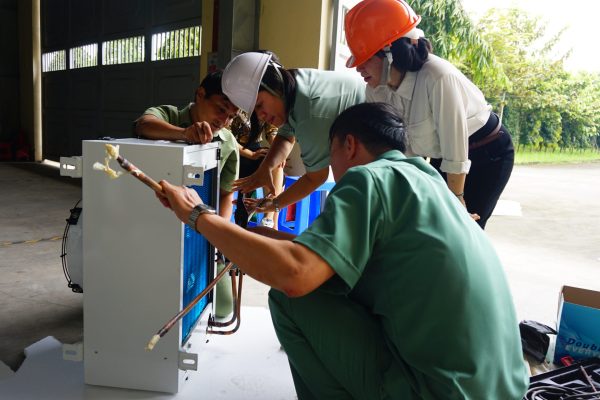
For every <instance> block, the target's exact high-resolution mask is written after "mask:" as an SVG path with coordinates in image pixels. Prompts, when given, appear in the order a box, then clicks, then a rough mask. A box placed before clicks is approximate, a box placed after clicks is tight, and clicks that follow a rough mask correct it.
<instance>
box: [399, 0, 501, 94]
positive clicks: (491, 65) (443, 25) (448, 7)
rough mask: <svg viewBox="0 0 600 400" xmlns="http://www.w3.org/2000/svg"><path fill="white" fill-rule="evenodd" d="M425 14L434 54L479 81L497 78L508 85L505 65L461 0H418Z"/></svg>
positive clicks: (417, 6)
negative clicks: (483, 37)
mask: <svg viewBox="0 0 600 400" xmlns="http://www.w3.org/2000/svg"><path fill="white" fill-rule="evenodd" d="M411 6H412V7H413V9H414V10H415V12H416V13H417V14H419V15H421V18H422V21H421V23H420V24H419V27H420V28H421V29H423V30H424V32H425V34H426V37H427V38H428V39H429V40H430V41H431V43H432V45H433V50H434V53H435V54H437V55H439V56H440V57H442V58H445V59H447V60H448V61H450V62H451V63H453V64H454V65H456V66H457V67H458V68H459V69H460V70H461V71H462V72H463V73H465V74H466V75H467V76H469V77H470V78H471V79H473V81H474V82H475V83H476V84H477V83H478V82H482V81H494V82H496V84H497V85H499V86H504V85H506V82H507V79H506V75H505V74H504V71H503V70H502V66H501V65H500V64H499V63H498V62H497V60H496V56H495V53H494V51H493V50H492V48H491V47H490V46H489V45H488V43H487V42H486V41H485V40H483V39H482V37H481V33H480V30H479V29H478V28H476V27H475V25H474V24H473V22H472V21H471V19H470V18H469V16H468V15H467V13H466V12H465V10H464V9H463V7H462V4H461V2H460V1H459V0H415V1H412V2H411Z"/></svg>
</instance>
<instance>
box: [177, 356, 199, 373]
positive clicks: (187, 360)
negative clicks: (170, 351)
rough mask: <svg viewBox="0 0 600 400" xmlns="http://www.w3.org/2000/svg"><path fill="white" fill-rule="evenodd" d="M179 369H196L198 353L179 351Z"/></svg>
mask: <svg viewBox="0 0 600 400" xmlns="http://www.w3.org/2000/svg"><path fill="white" fill-rule="evenodd" d="M179 369H180V370H182V371H197V370H198V354H195V353H186V352H185V351H180V352H179Z"/></svg>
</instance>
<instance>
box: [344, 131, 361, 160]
mask: <svg viewBox="0 0 600 400" xmlns="http://www.w3.org/2000/svg"><path fill="white" fill-rule="evenodd" d="M357 145H358V141H357V140H356V137H354V135H352V134H348V135H346V138H345V139H344V149H345V150H346V154H347V155H348V159H353V158H354V157H355V156H356V151H357Z"/></svg>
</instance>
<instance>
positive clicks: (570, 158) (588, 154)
mask: <svg viewBox="0 0 600 400" xmlns="http://www.w3.org/2000/svg"><path fill="white" fill-rule="evenodd" d="M593 161H600V151H598V150H594V149H585V150H577V149H573V150H563V151H560V150H558V149H557V150H555V151H552V150H548V151H544V150H542V151H539V150H531V149H523V148H520V149H519V150H518V151H517V152H516V153H515V164H517V165H523V164H568V163H585V162H593Z"/></svg>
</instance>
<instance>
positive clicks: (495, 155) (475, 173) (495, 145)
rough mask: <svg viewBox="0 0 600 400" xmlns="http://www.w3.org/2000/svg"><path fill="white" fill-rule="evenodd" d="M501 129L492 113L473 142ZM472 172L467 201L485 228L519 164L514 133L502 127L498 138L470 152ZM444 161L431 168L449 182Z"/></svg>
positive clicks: (466, 182) (435, 162) (434, 163)
mask: <svg viewBox="0 0 600 400" xmlns="http://www.w3.org/2000/svg"><path fill="white" fill-rule="evenodd" d="M497 126H498V117H497V116H496V114H494V113H492V114H491V115H490V119H489V120H488V122H487V123H486V124H485V125H484V126H483V127H482V128H481V129H480V130H479V131H477V132H476V133H474V134H473V135H471V137H470V138H469V143H474V142H477V141H479V140H481V139H483V138H484V137H485V136H487V134H489V133H490V132H492V131H493V130H494V128H495V127H497ZM469 160H471V169H470V170H469V173H468V174H467V177H466V180H465V202H466V203H467V210H468V211H469V212H470V213H475V214H479V216H480V217H481V219H480V220H479V221H477V223H478V224H479V226H481V228H482V229H485V225H486V223H487V220H488V219H489V218H490V216H491V215H492V212H493V211H494V208H495V207H496V204H497V203H498V199H499V198H500V195H501V194H502V191H503V190H504V187H505V186H506V184H507V183H508V180H509V178H510V174H511V173H512V169H513V165H514V162H515V149H514V147H513V143H512V139H511V136H510V133H509V132H508V130H507V129H506V127H505V126H504V125H501V126H500V131H499V134H498V137H497V138H496V139H495V140H493V141H491V142H489V143H487V144H485V145H483V146H481V147H478V148H475V149H473V150H469ZM441 164H442V160H441V159H439V158H438V159H432V160H431V165H432V166H433V167H435V169H437V170H438V172H439V173H440V174H441V175H442V176H443V177H444V179H446V173H444V172H442V171H441V170H440V165H441Z"/></svg>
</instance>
